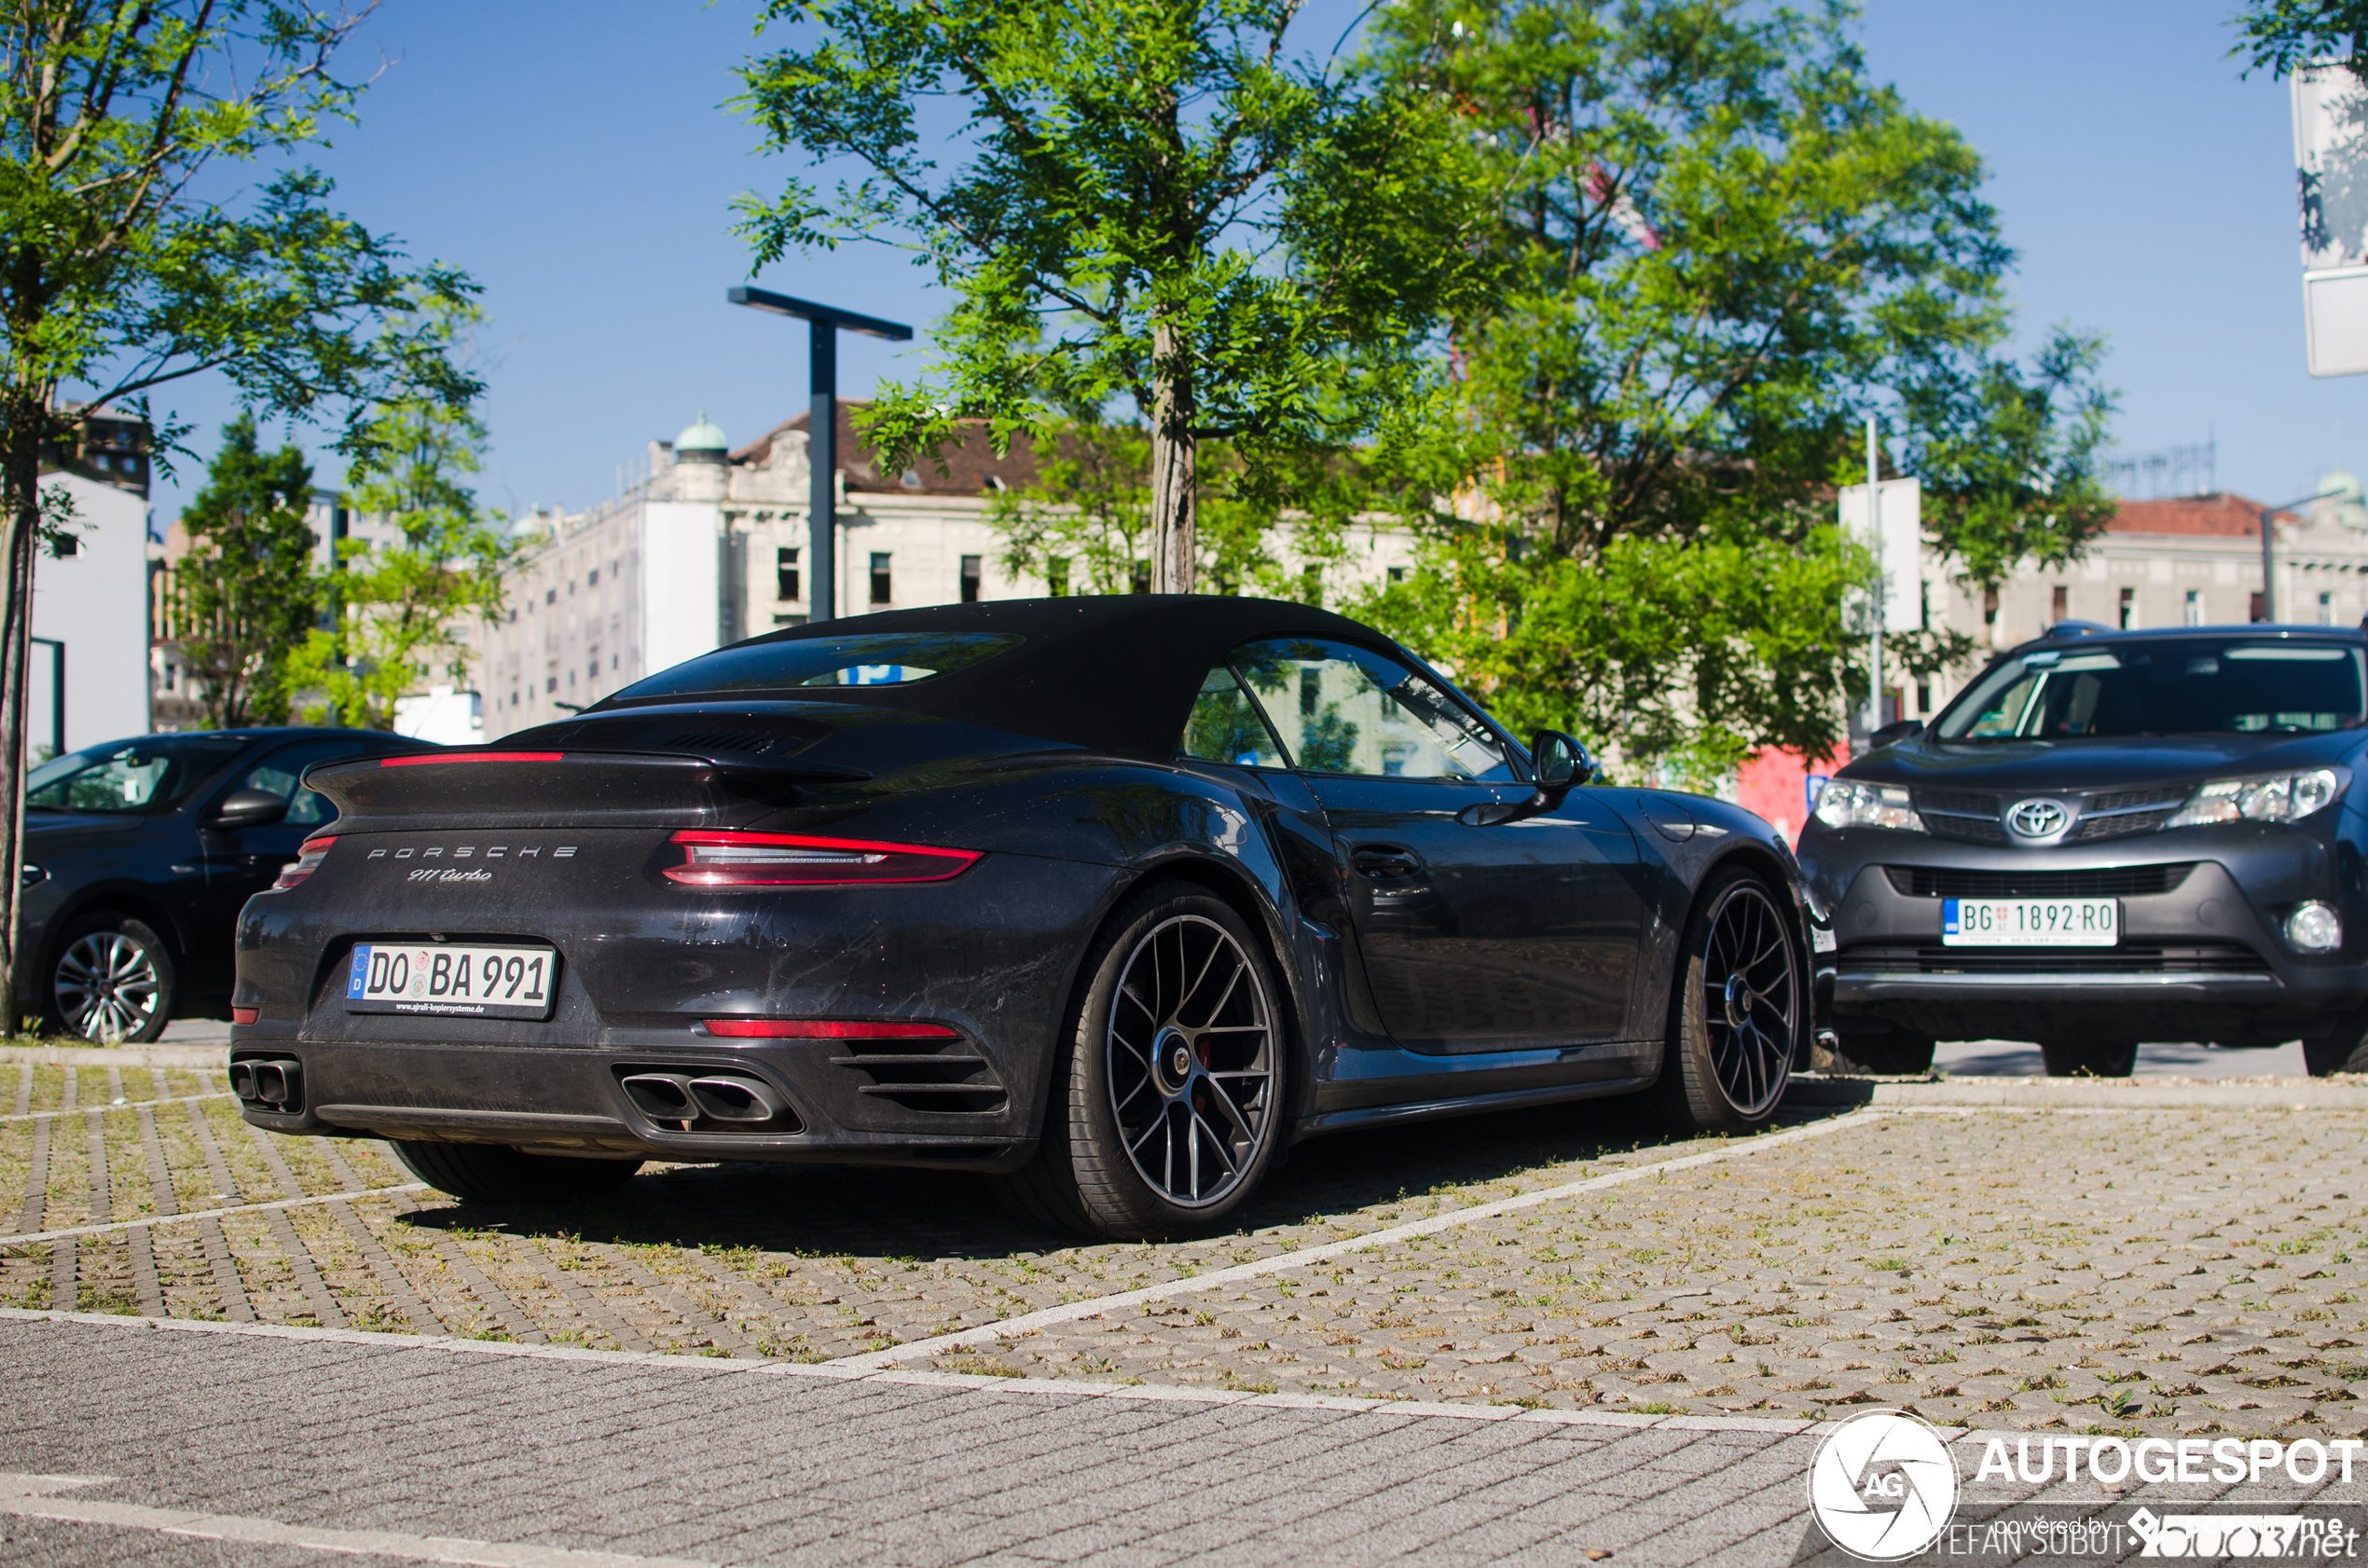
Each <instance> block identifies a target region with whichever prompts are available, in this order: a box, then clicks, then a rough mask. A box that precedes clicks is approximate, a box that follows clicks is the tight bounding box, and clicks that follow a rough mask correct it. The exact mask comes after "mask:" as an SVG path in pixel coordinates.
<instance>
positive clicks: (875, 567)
mask: <svg viewBox="0 0 2368 1568" xmlns="http://www.w3.org/2000/svg"><path fill="white" fill-rule="evenodd" d="M893 586H894V585H893V584H892V583H891V582H890V581H889V578H888V552H887V551H886V550H874V551H873V552H872V602H873V603H874V604H886V603H887V602H888V599H889V598H890V597H892V596H891V595H890V593H889V590H890V588H891V587H893Z"/></svg>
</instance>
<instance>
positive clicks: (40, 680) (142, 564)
mask: <svg viewBox="0 0 2368 1568" xmlns="http://www.w3.org/2000/svg"><path fill="white" fill-rule="evenodd" d="M41 488H42V489H43V490H44V491H48V492H53V493H57V494H59V495H61V496H62V498H63V499H64V500H65V501H66V502H68V503H69V504H70V505H71V508H72V517H73V520H72V523H71V525H70V533H71V538H70V539H66V540H63V541H61V542H60V543H59V544H57V545H56V546H55V547H53V548H51V549H47V550H44V551H42V552H41V553H40V556H39V557H38V558H37V559H36V560H35V561H34V568H33V640H34V644H33V672H32V675H33V678H32V681H31V683H30V686H29V688H28V690H27V692H26V698H27V703H26V712H25V732H26V745H27V748H28V750H30V751H31V753H32V754H33V755H34V756H42V755H46V754H48V752H49V751H50V750H53V749H56V748H58V746H59V744H60V741H61V740H62V743H63V746H62V749H63V750H68V751H76V750H82V749H83V748H85V747H89V746H97V745H99V744H101V743H102V742H104V741H109V740H118V739H123V738H126V737H129V736H138V735H145V734H147V733H148V726H149V712H148V680H147V649H148V616H147V604H148V592H147V581H148V461H147V453H146V433H145V430H144V429H142V427H141V426H140V425H138V424H137V423H136V422H134V421H132V420H108V419H93V420H89V421H87V423H86V426H85V431H84V439H83V446H82V447H81V449H80V450H79V451H77V452H76V453H75V454H73V455H72V456H70V457H63V458H61V459H60V460H59V461H57V462H56V463H55V464H54V466H52V467H51V468H49V469H48V471H47V472H45V473H44V474H43V475H42V478H41ZM61 674H62V676H63V677H64V684H63V688H62V700H61V689H60V687H59V684H58V678H59V676H60V675H61ZM61 730H62V731H63V734H62V736H61V735H60V734H59V732H60V731H61Z"/></svg>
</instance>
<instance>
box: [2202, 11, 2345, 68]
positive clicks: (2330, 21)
mask: <svg viewBox="0 0 2368 1568" xmlns="http://www.w3.org/2000/svg"><path fill="white" fill-rule="evenodd" d="M2236 21H2237V47H2236V48H2233V49H2231V50H2229V51H2228V52H2229V53H2230V54H2233V55H2243V56H2245V57H2246V60H2245V71H2244V74H2245V75H2246V76H2251V75H2252V73H2254V72H2255V71H2267V72H2269V73H2270V74H2271V75H2273V76H2292V75H2293V74H2294V71H2295V69H2296V67H2298V66H2303V65H2308V64H2310V63H2311V62H2314V61H2320V60H2337V61H2341V62H2343V63H2344V64H2346V65H2347V66H2348V67H2350V69H2351V73H2352V75H2354V76H2362V77H2368V3H2364V0H2251V3H2250V4H2248V5H2247V6H2245V7H2243V8H2242V9H2240V10H2238V11H2237V16H2236Z"/></svg>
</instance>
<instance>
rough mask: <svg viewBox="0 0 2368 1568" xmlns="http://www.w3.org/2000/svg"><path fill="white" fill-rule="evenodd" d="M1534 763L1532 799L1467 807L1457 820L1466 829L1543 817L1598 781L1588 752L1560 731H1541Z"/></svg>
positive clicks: (1534, 744)
mask: <svg viewBox="0 0 2368 1568" xmlns="http://www.w3.org/2000/svg"><path fill="white" fill-rule="evenodd" d="M1529 755H1530V761H1531V762H1532V763H1534V764H1535V767H1536V770H1537V787H1536V788H1535V789H1534V790H1532V791H1530V796H1529V799H1527V800H1525V801H1519V802H1513V803H1492V804H1490V805H1467V806H1466V807H1465V808H1464V809H1463V810H1462V811H1461V812H1459V813H1457V814H1456V818H1455V819H1456V820H1457V821H1459V822H1462V823H1463V824H1465V825H1466V827H1474V828H1494V827H1496V826H1497V825H1499V824H1500V823H1505V822H1519V821H1522V820H1524V819H1526V818H1531V817H1538V816H1542V815H1544V814H1545V813H1547V812H1549V811H1551V810H1553V809H1554V808H1555V807H1556V806H1558V805H1562V804H1563V796H1565V795H1567V794H1569V793H1570V792H1571V791H1572V790H1573V789H1575V788H1576V787H1577V786H1578V785H1581V784H1584V783H1586V782H1587V781H1588V780H1589V779H1590V778H1592V777H1595V763H1594V761H1593V759H1591V758H1590V757H1589V756H1588V754H1587V748H1586V747H1584V746H1581V745H1580V744H1579V743H1578V742H1577V741H1576V740H1573V739H1572V738H1571V737H1570V736H1566V735H1564V734H1563V732H1562V731H1560V730H1540V731H1538V732H1537V738H1536V739H1535V741H1533V742H1532V743H1531V744H1530V749H1529Z"/></svg>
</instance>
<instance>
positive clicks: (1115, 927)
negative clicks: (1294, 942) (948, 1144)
mask: <svg viewBox="0 0 2368 1568" xmlns="http://www.w3.org/2000/svg"><path fill="white" fill-rule="evenodd" d="M1275 994H1276V993H1275V988H1274V983H1273V976H1272V973H1271V970H1270V969H1269V967H1268V964H1267V961H1266V956H1265V953H1264V949H1263V947H1262V946H1261V944H1260V942H1259V941H1258V939H1257V937H1256V936H1255V935H1253V934H1252V932H1251V930H1250V928H1249V927H1248V925H1247V924H1246V922H1245V921H1244V920H1243V919H1242V917H1241V915H1238V914H1236V913H1235V912H1234V911H1233V909H1232V906H1230V905H1228V904H1227V903H1225V902H1224V901H1222V900H1220V899H1218V898H1217V897H1215V896H1214V895H1212V894H1210V893H1207V892H1205V891H1203V890H1201V889H1200V888H1198V887H1191V886H1189V885H1179V884H1175V883H1168V884H1164V885H1161V886H1156V887H1151V888H1149V889H1147V890H1145V891H1144V892H1142V893H1139V894H1137V895H1136V896H1135V897H1134V898H1131V899H1129V900H1128V901H1126V903H1124V904H1123V905H1122V906H1121V908H1120V910H1119V912H1118V913H1117V914H1116V915H1113V916H1112V917H1111V920H1110V924H1109V926H1108V928H1106V929H1105V930H1104V932H1103V934H1102V935H1101V936H1100V937H1099V938H1098V939H1096V941H1095V945H1094V947H1093V949H1092V950H1090V951H1089V952H1088V954H1087V956H1086V962H1085V964H1084V966H1083V971H1082V974H1081V978H1080V981H1079V986H1078V995H1077V997H1076V998H1075V999H1074V1000H1073V1001H1072V1002H1071V1004H1070V1027H1069V1028H1068V1029H1067V1031H1065V1042H1066V1047H1067V1049H1066V1053H1065V1054H1066V1060H1065V1062H1064V1063H1063V1065H1062V1066H1060V1067H1056V1069H1055V1070H1054V1073H1053V1085H1052V1091H1053V1093H1052V1102H1051V1104H1050V1105H1049V1106H1048V1107H1046V1112H1045V1125H1044V1132H1043V1135H1042V1137H1041V1139H1040V1141H1039V1145H1038V1150H1037V1155H1036V1158H1035V1160H1034V1161H1033V1162H1030V1163H1029V1164H1028V1165H1027V1166H1026V1167H1024V1168H1023V1169H1021V1170H1019V1171H1017V1172H1014V1173H1012V1175H1011V1176H1004V1177H1000V1178H998V1183H997V1185H998V1191H1000V1193H1001V1194H1002V1195H1003V1197H1004V1199H1005V1201H1006V1202H1007V1204H1009V1205H1010V1206H1011V1207H1012V1208H1013V1209H1014V1210H1015V1211H1016V1212H1017V1213H1018V1214H1019V1215H1020V1216H1021V1217H1023V1218H1026V1219H1028V1220H1030V1221H1032V1222H1034V1223H1038V1224H1042V1225H1049V1226H1053V1227H1054V1228H1057V1229H1061V1230H1066V1231H1085V1232H1089V1233H1092V1234H1097V1235H1105V1236H1125V1237H1140V1238H1150V1237H1158V1236H1170V1235H1180V1234H1190V1233H1193V1232H1197V1231H1207V1230H1210V1229H1214V1228H1216V1227H1217V1226H1218V1225H1219V1224H1220V1223H1222V1222H1223V1221H1224V1219H1225V1218H1226V1217H1227V1216H1229V1215H1231V1214H1232V1212H1233V1211H1234V1210H1235V1209H1237V1208H1239V1207H1240V1206H1241V1204H1243V1203H1244V1202H1246V1200H1247V1198H1248V1197H1249V1195H1250V1193H1251V1191H1252V1190H1254V1189H1255V1188H1256V1187H1257V1185H1258V1182H1259V1178H1260V1176H1262V1175H1263V1174H1264V1173H1265V1169H1266V1166H1267V1164H1268V1162H1270V1161H1271V1160H1272V1159H1273V1153H1274V1146H1275V1141H1276V1137H1277V1135H1278V1133H1279V1131H1280V1114H1279V1113H1280V1107H1281V1099H1282V1052H1283V1040H1284V1035H1283V1031H1282V1028H1281V1025H1280V1021H1279V1019H1278V1017H1277V1014H1276V1009H1275V999H1274V998H1275Z"/></svg>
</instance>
